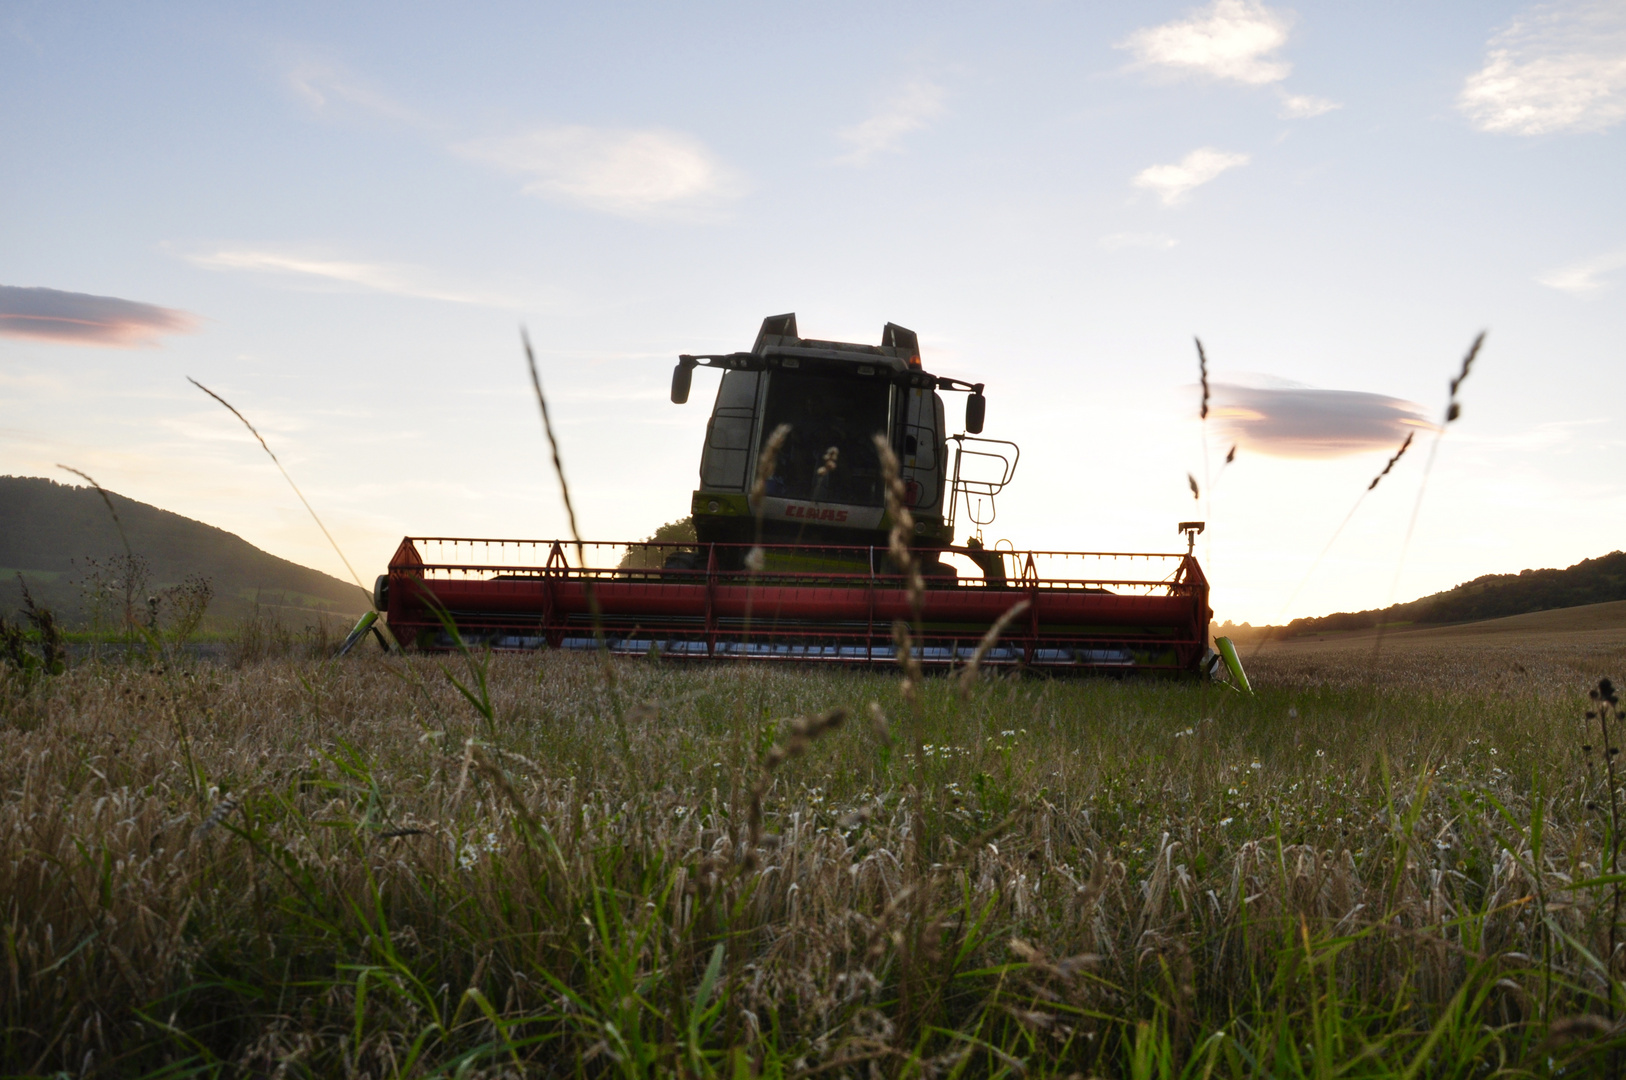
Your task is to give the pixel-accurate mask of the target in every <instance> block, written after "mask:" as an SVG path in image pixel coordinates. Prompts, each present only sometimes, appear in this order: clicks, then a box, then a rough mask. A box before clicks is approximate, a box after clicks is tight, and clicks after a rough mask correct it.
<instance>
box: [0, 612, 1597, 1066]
mask: <svg viewBox="0 0 1626 1080" xmlns="http://www.w3.org/2000/svg"><path fill="white" fill-rule="evenodd" d="M1622 606H1623V607H1626V605H1622ZM1578 610H1580V611H1581V612H1590V614H1584V615H1572V616H1570V617H1569V618H1570V620H1571V622H1570V623H1569V624H1564V623H1563V620H1562V619H1561V618H1558V617H1557V616H1556V615H1555V614H1554V613H1548V615H1549V616H1551V617H1550V618H1549V619H1548V622H1547V623H1546V624H1541V625H1535V626H1531V625H1526V626H1523V627H1522V628H1521V627H1514V628H1513V629H1512V630H1508V629H1507V628H1506V627H1503V628H1501V629H1495V628H1491V629H1486V628H1485V626H1483V625H1482V626H1480V627H1479V628H1478V629H1473V628H1458V629H1456V630H1454V631H1429V632H1424V633H1417V634H1391V635H1389V636H1388V637H1387V638H1386V639H1385V641H1384V642H1383V646H1382V653H1381V654H1380V656H1379V657H1378V659H1376V660H1375V661H1374V659H1373V655H1372V650H1373V641H1372V640H1371V638H1365V639H1343V640H1338V641H1303V642H1294V643H1288V644H1282V645H1270V646H1267V647H1265V649H1263V650H1262V651H1261V652H1259V653H1258V654H1257V655H1256V656H1255V657H1254V658H1253V659H1252V661H1251V663H1250V674H1252V675H1253V677H1254V680H1255V683H1256V687H1257V690H1258V693H1257V695H1256V696H1255V697H1252V698H1248V697H1244V696H1242V695H1240V694H1236V693H1234V692H1232V691H1230V690H1229V689H1227V688H1224V687H1219V686H1209V685H1198V684H1195V683H1187V682H1175V681H1113V680H1105V679H1086V680H1076V681H1067V682H1051V681H1043V680H1040V679H1036V678H1028V679H1014V680H1013V679H1007V678H984V679H983V680H981V681H980V682H978V683H977V684H976V685H975V686H974V687H972V688H970V689H969V692H968V693H967V694H966V695H965V696H964V697H962V695H961V693H960V687H959V683H958V682H957V681H955V680H951V679H946V678H940V677H934V678H929V679H927V680H925V681H924V683H922V684H921V685H920V686H919V687H918V688H915V690H914V692H913V696H914V698H915V701H914V704H913V705H912V704H911V702H910V700H909V697H908V694H907V693H906V688H904V687H902V686H900V680H899V679H898V677H897V675H896V673H895V672H886V671H883V672H875V673H869V674H852V673H843V672H820V671H808V670H804V669H790V668H707V669H701V668H689V667H678V666H663V665H661V664H657V663H622V664H616V665H614V666H613V668H612V672H613V683H612V682H608V681H607V680H606V677H605V672H604V670H603V669H602V668H601V666H600V665H599V664H598V663H597V662H596V661H595V660H594V659H593V658H591V657H572V656H561V655H557V654H550V655H540V656H529V657H497V658H494V659H490V660H489V661H487V660H486V659H484V658H481V657H472V658H463V657H457V656H452V657H446V658H441V659H435V658H422V657H419V658H412V659H398V658H386V657H383V656H382V655H380V654H378V653H377V652H369V653H367V654H365V655H363V654H361V653H357V654H356V655H354V656H352V657H350V658H347V659H345V660H343V661H337V662H335V661H329V660H322V659H315V658H305V657H299V656H285V657H281V658H277V657H272V658H268V659H261V660H250V661H246V662H243V663H241V664H239V665H237V666H230V665H211V664H201V665H199V664H188V663H185V662H174V663H170V664H167V665H157V666H149V665H145V664H143V665H131V664H127V663H106V662H103V663H82V664H80V665H78V666H77V667H74V668H72V669H71V670H69V671H68V672H67V674H65V675H63V676H61V677H59V678H56V679H51V680H46V681H43V682H42V683H41V684H40V685H39V686H37V687H36V688H35V689H33V690H32V691H30V692H28V693H27V694H24V693H22V692H21V690H20V689H19V688H18V686H17V684H16V683H15V682H11V683H8V684H7V686H8V689H7V690H6V692H5V694H6V696H5V697H4V698H3V699H0V700H3V709H4V717H3V719H0V790H3V791H4V793H5V794H4V803H3V805H0V848H3V851H0V901H3V903H4V910H3V914H0V917H3V919H4V922H5V926H4V935H5V940H4V948H5V959H4V967H5V969H4V971H0V998H3V1000H4V1008H3V1017H0V1022H3V1025H4V1033H3V1036H0V1038H3V1042H0V1059H3V1060H0V1072H6V1073H17V1074H24V1075H70V1076H78V1075H87V1076H134V1075H166V1076H183V1075H207V1076H318V1077H326V1076H367V1077H396V1076H403V1077H407V1076H410V1077H417V1076H431V1075H460V1076H490V1077H495V1076H521V1075H524V1076H533V1075H534V1076H554V1075H559V1076H565V1075H595V1076H596V1075H606V1076H608V1075H622V1076H654V1075H681V1076H710V1075H718V1076H728V1077H744V1076H753V1075H763V1076H775V1077H812V1076H817V1077H840V1076H853V1077H869V1076H889V1077H890V1076H911V1077H912V1076H934V1077H935V1076H945V1077H948V1076H990V1075H1006V1076H1019V1075H1031V1076H1042V1075H1052V1074H1055V1075H1062V1076H1070V1075H1080V1076H1125V1077H1131V1076H1132V1077H1173V1076H1191V1077H1208V1076H1225V1077H1232V1076H1236V1077H1240V1076H1260V1075H1274V1076H1325V1077H1331V1076H1390V1075H1395V1076H1463V1077H1469V1076H1491V1075H1555V1076H1556V1075H1567V1076H1573V1075H1583V1074H1585V1075H1591V1074H1607V1073H1609V1072H1611V1071H1616V1070H1617V1069H1618V1066H1619V1064H1620V1060H1619V1055H1620V1054H1621V1051H1622V1050H1623V1049H1626V1036H1623V1035H1622V1032H1621V1024H1619V1023H1617V1018H1618V1017H1620V1016H1623V1015H1626V995H1623V987H1622V983H1621V981H1620V980H1621V973H1622V961H1621V959H1620V953H1621V949H1620V946H1621V945H1622V944H1623V943H1626V939H1623V938H1622V937H1621V934H1620V930H1619V927H1620V925H1621V916H1622V912H1621V900H1622V896H1621V891H1620V890H1621V880H1620V875H1619V874H1617V873H1615V870H1616V861H1617V854H1618V849H1619V843H1618V835H1619V834H1618V832H1617V830H1616V826H1617V824H1622V822H1621V810H1622V809H1623V806H1622V803H1621V796H1620V794H1619V786H1620V785H1619V784H1618V782H1617V781H1616V780H1615V779H1614V778H1613V774H1612V771H1611V770H1612V761H1613V758H1612V755H1611V754H1610V752H1609V751H1608V750H1606V749H1605V748H1606V746H1608V747H1613V746H1618V745H1619V744H1620V743H1621V742H1622V741H1623V739H1622V732H1620V731H1619V730H1618V729H1616V726H1615V723H1614V722H1613V721H1608V720H1600V719H1598V718H1593V719H1590V720H1589V719H1587V718H1586V714H1587V712H1588V711H1589V710H1590V711H1596V710H1597V707H1598V706H1597V704H1596V703H1595V702H1593V701H1591V700H1589V699H1588V696H1587V692H1588V690H1589V689H1590V688H1593V687H1595V686H1596V685H1597V682H1598V680H1599V678H1600V677H1602V676H1605V675H1610V676H1619V675H1622V674H1626V619H1622V618H1620V617H1619V616H1620V614H1621V613H1619V612H1615V613H1608V612H1604V613H1600V612H1595V611H1591V609H1578ZM1523 618H1526V619H1535V620H1536V622H1537V623H1540V618H1541V617H1523ZM1586 619H1594V620H1595V621H1596V622H1597V623H1598V624H1597V625H1592V624H1591V623H1587V624H1586V625H1585V626H1582V625H1581V623H1578V622H1576V621H1575V620H1581V621H1582V622H1584V621H1585V620H1586ZM1611 619H1613V620H1614V621H1612V622H1611V621H1610V620H1611ZM1504 622H1507V620H1504ZM1486 625H1488V624H1486ZM1431 634H1432V635H1433V636H1432V637H1431V636H1429V635H1431ZM245 655H247V654H245ZM1245 655H1246V653H1245ZM454 678H455V679H456V680H457V682H458V683H461V684H462V689H459V687H458V686H457V685H456V684H454V682H453V681H452V680H453V679H454ZM465 691H466V693H465ZM832 710H844V714H842V713H834V712H832ZM1606 711H1607V710H1606ZM797 718H802V719H799V720H798V719H797Z"/></svg>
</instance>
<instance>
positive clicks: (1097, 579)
mask: <svg viewBox="0 0 1626 1080" xmlns="http://www.w3.org/2000/svg"><path fill="white" fill-rule="evenodd" d="M697 367H708V368H717V369H720V370H721V372H722V378H721V381H720V384H719V386H718V388H717V398H716V403H715V404H714V405H713V407H712V414H711V422H710V423H709V425H708V426H707V429H706V441H705V446H704V448H703V449H702V451H701V457H700V487H699V490H697V491H696V492H695V493H694V498H693V502H692V504H691V510H692V512H693V521H694V529H695V534H696V536H697V537H698V542H697V543H657V542H634V543H627V542H625V541H622V542H616V543H586V544H584V545H583V555H581V556H578V555H577V548H576V546H575V544H574V543H573V542H572V541H568V540H478V539H457V538H450V537H407V538H406V539H404V540H402V541H401V546H400V548H399V549H398V550H397V551H396V553H395V556H394V558H392V559H391V560H390V567H389V573H388V574H387V575H384V576H381V577H379V579H378V583H377V585H376V586H375V595H374V602H375V603H376V605H377V607H378V610H379V611H382V612H386V613H387V615H388V620H389V626H390V628H391V630H392V631H393V633H394V635H395V637H396V638H397V640H399V641H400V642H402V643H403V644H405V645H407V646H409V647H416V648H419V649H443V648H448V647H451V646H452V645H453V644H454V642H453V640H452V638H451V636H450V635H449V634H448V633H447V632H446V628H445V624H444V622H443V621H442V619H443V616H444V617H447V618H449V619H451V620H453V621H455V623H456V625H457V629H458V632H459V634H460V635H461V637H462V638H463V640H464V641H467V642H478V643H482V644H486V645H489V646H491V647H492V648H496V649H539V648H544V647H547V648H554V649H578V650H591V649H596V648H598V647H599V640H600V636H602V640H603V643H604V646H605V647H607V648H608V649H609V650H610V651H611V652H612V653H614V654H616V655H623V656H661V657H668V658H673V659H739V660H789V661H797V662H803V663H834V664H874V663H882V662H893V661H895V660H896V659H897V647H896V646H895V644H894V640H893V631H892V624H893V622H894V620H899V619H902V620H905V621H906V622H910V623H911V624H913V623H914V611H913V606H912V604H911V597H910V594H909V591H908V589H907V587H906V586H907V579H906V578H905V576H904V575H903V574H902V573H901V572H900V570H901V568H900V567H899V566H897V565H895V564H894V562H893V560H892V558H891V556H890V555H889V554H888V543H889V539H890V533H891V530H892V525H893V522H892V518H891V516H890V515H889V514H888V512H887V508H886V499H885V489H884V483H883V475H882V462H881V458H880V453H879V451H878V449H877V447H876V445H875V436H876V435H878V434H879V435H882V436H884V438H885V439H886V440H887V442H888V443H889V444H890V445H891V447H892V451H893V453H894V455H895V456H896V458H897V462H898V468H899V473H900V479H901V480H902V481H903V484H904V490H905V498H906V501H907V503H908V508H909V511H910V513H911V515H912V516H913V518H914V536H913V542H912V544H911V545H910V548H911V554H912V556H913V558H914V560H915V562H916V565H917V566H918V567H919V569H920V570H921V573H922V578H923V580H924V583H925V589H924V591H923V593H921V594H920V597H919V599H920V609H919V622H918V626H917V628H916V632H915V636H914V645H913V648H914V650H915V651H916V654H917V657H918V659H919V661H920V662H921V663H922V664H924V665H938V666H941V665H948V664H955V663H964V662H965V661H966V660H968V659H969V658H970V656H971V654H972V652H973V650H974V649H975V648H976V646H977V643H978V641H979V640H980V639H981V638H982V636H983V635H984V634H985V633H986V632H987V631H988V630H989V629H990V628H991V627H992V626H993V625H994V623H995V622H996V621H998V620H999V618H1000V617H1001V616H1002V615H1004V614H1005V613H1006V612H1007V611H1009V610H1010V609H1011V608H1012V607H1013V606H1014V605H1015V604H1017V603H1018V602H1020V601H1022V600H1026V601H1027V602H1028V606H1027V608H1026V610H1025V611H1024V612H1023V613H1022V614H1021V615H1020V616H1018V617H1017V618H1016V619H1015V620H1013V621H1012V622H1011V623H1010V624H1009V625H1008V627H1007V628H1006V631H1005V633H1004V635H1003V637H1002V639H1001V641H1000V642H999V644H998V645H996V646H995V647H994V648H992V649H991V650H990V651H989V652H988V653H987V654H986V655H985V657H984V659H983V663H984V664H988V665H993V666H1001V667H1018V666H1020V667H1027V668H1032V669H1039V670H1044V671H1087V670H1119V671H1122V670H1136V671H1167V672H1192V673H1195V672H1198V671H1199V670H1201V669H1202V668H1203V667H1204V666H1205V664H1206V661H1207V660H1208V658H1209V657H1210V656H1211V654H1210V653H1209V650H1208V625H1209V619H1210V617H1211V614H1212V613H1211V612H1210V610H1209V606H1208V582H1207V580H1206V579H1205V578H1204V577H1203V573H1202V570H1201V569H1200V568H1199V567H1198V565H1197V560H1196V558H1195V557H1194V556H1193V553H1192V547H1193V540H1194V538H1195V536H1196V534H1197V533H1198V532H1200V531H1202V527H1203V526H1202V523H1201V522H1182V523H1181V524H1180V526H1179V528H1180V530H1181V531H1182V532H1184V533H1185V535H1186V538H1187V543H1186V551H1185V552H1184V553H1174V554H1128V553H1104V552H1074V551H1018V550H1014V549H1004V550H999V549H995V548H991V547H984V546H983V545H982V542H981V535H982V527H983V526H986V525H988V524H990V523H991V522H992V521H993V504H994V498H995V496H996V495H998V494H999V492H1000V490H1001V489H1002V488H1004V487H1005V485H1006V484H1008V483H1010V481H1011V479H1012V478H1013V477H1014V475H1015V473H1016V465H1017V460H1018V456H1019V451H1018V449H1017V446H1016V444H1015V443H1011V442H1006V441H1002V440H997V439H983V438H979V437H978V436H979V435H980V434H981V432H982V428H983V418H984V413H985V411H986V408H987V399H986V398H985V397H984V396H983V384H981V383H976V384H972V383H967V382H963V381H961V380H959V379H951V378H946V377H943V376H939V375H932V374H929V373H928V372H926V371H925V370H924V369H923V368H922V367H921V362H920V348H919V345H918V343H917V340H916V337H915V334H914V332H913V331H910V330H906V329H904V328H903V327H901V326H895V325H892V324H890V323H889V324H888V325H887V326H886V329H885V330H884V331H883V333H882V337H881V344H880V345H878V346H876V345H853V344H848V343H845V342H836V341H817V340H812V339H808V338H803V337H801V336H799V335H798V333H797V330H796V316H795V315H777V316H773V317H771V318H768V319H765V320H764V321H763V324H762V330H761V332H760V333H759V334H758V335H757V339H756V344H755V345H753V346H752V348H751V351H750V352H737V353H728V354H723V355H711V356H688V355H685V356H680V357H679V358H678V366H677V369H676V370H675V371H674V372H673V373H672V401H673V402H674V403H676V404H679V405H681V404H683V403H684V402H686V401H687V400H688V398H689V388H690V385H691V382H692V379H693V374H694V370H695V369H696V368H697ZM939 391H961V392H968V393H969V395H970V397H969V398H968V400H967V402H966V408H965V429H964V431H963V432H962V433H961V434H957V435H951V434H949V433H948V428H947V425H946V424H945V422H944V412H943V399H942V398H941V397H940V396H939ZM781 425H788V427H789V431H788V434H787V435H785V437H784V438H783V440H782V443H781V445H780V447H779V449H778V452H777V454H770V455H768V457H769V458H770V459H771V467H769V468H767V469H764V460H763V459H764V454H763V449H764V447H765V446H766V445H767V444H768V443H769V441H770V440H771V438H772V436H773V432H775V431H776V430H777V429H779V428H780V427H781ZM759 470H763V471H764V473H765V477H764V478H759V476H758V471H759ZM759 480H760V482H759ZM753 495H756V496H757V497H756V498H755V499H753ZM960 515H963V516H964V518H965V519H966V520H967V521H968V522H969V526H968V528H973V529H974V530H975V533H974V535H973V536H971V537H970V538H968V540H967V543H966V544H965V546H958V547H957V546H955V545H954V542H953V537H954V534H955V531H956V528H957V526H958V525H960V524H961V522H959V521H958V520H957V518H958V517H959V516H960ZM595 606H596V607H597V609H598V611H597V613H596V615H595V613H594V611H593V608H594V607H595ZM595 624H596V629H595Z"/></svg>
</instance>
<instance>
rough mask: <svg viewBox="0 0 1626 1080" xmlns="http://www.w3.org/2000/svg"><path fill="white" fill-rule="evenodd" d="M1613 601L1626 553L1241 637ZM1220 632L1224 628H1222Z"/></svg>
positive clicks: (1621, 592) (1623, 578)
mask: <svg viewBox="0 0 1626 1080" xmlns="http://www.w3.org/2000/svg"><path fill="white" fill-rule="evenodd" d="M1614 600H1626V553H1623V552H1619V551H1614V552H1611V553H1609V554H1608V555H1603V556H1600V557H1598V558H1596V559H1585V560H1583V561H1581V562H1578V563H1576V564H1575V565H1574V566H1570V567H1566V568H1565V569H1563V570H1521V571H1519V572H1518V573H1517V574H1487V575H1485V576H1484V577H1477V578H1474V579H1473V580H1472V581H1465V582H1463V583H1462V584H1461V585H1458V586H1457V587H1456V588H1454V589H1448V590H1446V591H1445V592H1440V593H1435V594H1434V595H1432V596H1425V597H1423V598H1421V599H1419V600H1413V601H1411V602H1409V603H1405V604H1394V605H1392V606H1390V607H1386V608H1374V609H1371V610H1369V611H1340V612H1337V613H1335V614H1332V615H1323V616H1321V617H1319V618H1314V619H1294V620H1293V621H1292V622H1290V623H1288V624H1287V625H1286V626H1285V627H1257V628H1252V627H1250V628H1248V630H1243V631H1242V633H1241V636H1247V635H1248V631H1250V630H1251V631H1252V632H1253V633H1254V634H1259V633H1263V632H1265V631H1267V630H1270V631H1272V632H1273V633H1272V636H1274V637H1297V636H1299V635H1301V634H1319V633H1341V632H1347V631H1351V630H1370V629H1372V628H1373V627H1375V626H1377V625H1379V624H1380V623H1382V624H1384V625H1387V626H1396V625H1440V624H1444V623H1464V622H1477V621H1479V620H1481V619H1500V618H1505V617H1506V616H1509V615H1524V614H1527V613H1529V612H1533V611H1550V610H1553V609H1555V608H1572V607H1582V606H1584V605H1586V604H1602V603H1608V602H1610V601H1614ZM1244 625H1246V624H1244ZM1227 626H1229V624H1227ZM1237 629H1238V630H1241V628H1237ZM1220 632H1221V633H1225V632H1227V631H1226V629H1225V628H1224V627H1222V628H1221V630H1220Z"/></svg>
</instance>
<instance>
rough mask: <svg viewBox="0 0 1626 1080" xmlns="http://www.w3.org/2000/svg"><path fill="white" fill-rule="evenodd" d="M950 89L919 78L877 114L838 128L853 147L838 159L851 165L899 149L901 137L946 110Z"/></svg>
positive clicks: (924, 124)
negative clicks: (946, 98) (944, 104)
mask: <svg viewBox="0 0 1626 1080" xmlns="http://www.w3.org/2000/svg"><path fill="white" fill-rule="evenodd" d="M946 96H947V92H946V91H945V90H944V89H943V88H942V87H941V86H938V85H937V84H936V83H932V82H927V81H926V80H924V79H917V80H915V81H914V82H912V83H910V84H909V85H908V86H906V87H904V88H903V90H902V92H901V93H899V94H898V95H897V96H896V97H894V98H892V100H890V101H888V102H887V103H886V105H885V106H883V107H882V108H881V110H880V111H879V112H877V113H876V114H875V115H874V116H871V117H870V118H869V119H868V120H865V121H864V122H863V123H861V124H855V125H853V126H852V127H850V128H843V129H842V130H841V131H838V132H836V135H837V137H838V138H840V139H841V140H842V141H843V142H845V143H847V144H848V145H850V146H851V147H852V150H851V151H850V152H848V153H847V154H845V155H843V156H842V157H841V158H840V159H839V160H840V161H842V162H843V163H845V164H849V165H863V164H866V163H867V162H868V161H869V159H870V158H872V157H874V156H875V155H876V154H880V153H884V152H886V151H888V150H895V149H897V145H898V141H899V140H900V139H902V138H903V137H904V136H905V135H907V134H909V133H910V132H911V131H918V130H920V129H921V128H923V127H925V126H926V125H927V124H929V123H931V121H933V120H935V119H936V118H937V117H939V116H941V115H942V114H943V101H944V98H945V97H946Z"/></svg>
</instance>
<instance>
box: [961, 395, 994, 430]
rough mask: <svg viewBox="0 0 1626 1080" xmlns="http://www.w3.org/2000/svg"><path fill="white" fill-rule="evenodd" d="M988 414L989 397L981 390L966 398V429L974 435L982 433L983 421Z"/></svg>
mask: <svg viewBox="0 0 1626 1080" xmlns="http://www.w3.org/2000/svg"><path fill="white" fill-rule="evenodd" d="M987 415H988V399H987V398H985V397H983V396H982V394H981V393H980V392H978V393H975V394H972V395H971V396H970V397H968V398H966V399H965V429H966V431H968V432H970V433H971V434H972V435H981V434H982V422H983V420H984V419H985V418H986V417H987Z"/></svg>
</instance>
